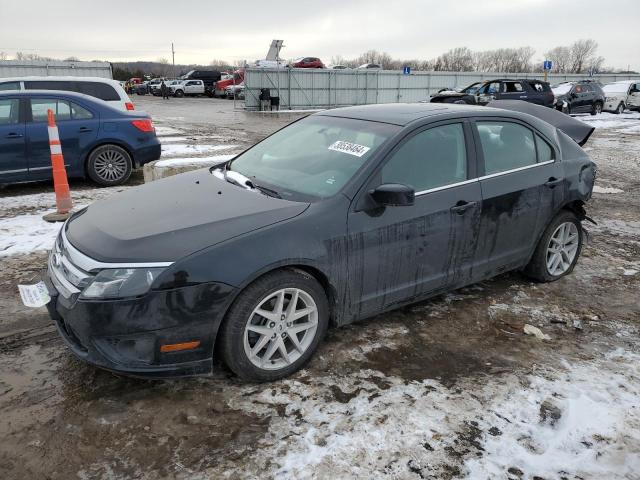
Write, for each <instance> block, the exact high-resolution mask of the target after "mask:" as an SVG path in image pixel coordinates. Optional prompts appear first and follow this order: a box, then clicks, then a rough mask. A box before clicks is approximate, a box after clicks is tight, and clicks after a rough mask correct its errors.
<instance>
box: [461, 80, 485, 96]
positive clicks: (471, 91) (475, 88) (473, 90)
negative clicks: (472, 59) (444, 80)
mask: <svg viewBox="0 0 640 480" xmlns="http://www.w3.org/2000/svg"><path fill="white" fill-rule="evenodd" d="M481 86H482V82H476V83H472V84H471V85H469V86H468V87H467V88H463V89H462V90H460V92H461V93H469V94H474V93H476V92H477V91H478V90H479V89H480V87H481Z"/></svg>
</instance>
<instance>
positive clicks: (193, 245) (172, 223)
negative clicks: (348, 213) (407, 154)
mask: <svg viewBox="0 0 640 480" xmlns="http://www.w3.org/2000/svg"><path fill="white" fill-rule="evenodd" d="M308 206H309V204H308V203H301V202H292V201H289V200H282V199H278V198H274V197H269V196H266V195H264V194H262V193H259V192H257V191H254V190H246V189H244V188H241V187H238V186H236V185H233V184H231V183H228V182H226V181H225V180H221V179H219V178H216V177H215V176H213V175H212V174H211V173H210V172H209V170H208V169H201V170H196V171H193V172H189V173H184V174H181V175H175V176H173V177H169V178H166V179H163V180H157V181H154V182H151V183H148V184H145V185H141V186H139V187H134V188H130V189H127V190H125V191H124V192H121V193H118V194H116V195H113V196H112V197H109V198H107V199H105V200H100V201H98V202H95V203H93V204H91V205H90V206H89V207H88V208H86V209H85V210H83V211H81V212H79V213H78V214H76V215H75V216H73V217H72V218H71V219H70V220H69V222H67V225H66V235H67V238H68V240H69V241H70V242H71V244H72V245H73V246H74V247H76V248H77V249H78V250H80V251H81V252H82V253H84V254H85V255H88V256H90V257H92V258H94V259H95V260H98V261H101V262H135V263H138V262H172V261H176V260H178V259H179V258H182V257H184V256H186V255H189V254H191V253H193V252H196V251H198V250H201V249H203V248H206V247H209V246H212V245H215V244H217V243H220V242H224V241H225V240H229V239H231V238H233V237H236V236H238V235H242V234H245V233H248V232H251V231H253V230H257V229H259V228H263V227H266V226H268V225H272V224H274V223H278V222H282V221H284V220H287V219H290V218H293V217H295V216H297V215H300V214H301V213H302V212H304V211H305V210H306V209H307V208H308Z"/></svg>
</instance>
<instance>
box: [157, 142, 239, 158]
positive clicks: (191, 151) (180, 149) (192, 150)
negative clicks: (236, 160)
mask: <svg viewBox="0 0 640 480" xmlns="http://www.w3.org/2000/svg"><path fill="white" fill-rule="evenodd" d="M232 148H238V145H200V144H197V145H189V144H169V145H162V156H163V157H172V156H178V155H198V154H203V153H209V152H216V151H219V150H229V149H232Z"/></svg>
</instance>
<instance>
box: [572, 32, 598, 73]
mask: <svg viewBox="0 0 640 480" xmlns="http://www.w3.org/2000/svg"><path fill="white" fill-rule="evenodd" d="M597 50H598V43H597V42H596V41H595V40H592V39H587V40H577V41H575V42H573V44H572V45H571V60H572V64H571V71H572V72H573V73H583V72H584V71H585V70H586V68H587V65H589V64H590V63H591V62H592V61H593V59H594V56H595V53H596V51H597Z"/></svg>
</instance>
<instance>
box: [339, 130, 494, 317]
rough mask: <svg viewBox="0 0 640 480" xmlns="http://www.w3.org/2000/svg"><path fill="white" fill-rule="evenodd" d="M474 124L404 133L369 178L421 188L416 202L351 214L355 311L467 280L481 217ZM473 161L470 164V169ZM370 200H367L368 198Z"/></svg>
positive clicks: (359, 313) (380, 307) (388, 305)
mask: <svg viewBox="0 0 640 480" xmlns="http://www.w3.org/2000/svg"><path fill="white" fill-rule="evenodd" d="M469 138H470V127H469V126H468V125H467V124H465V123H463V122H454V123H448V124H444V125H438V126H435V127H430V128H428V129H423V130H420V131H418V132H416V133H413V134H412V135H410V136H409V137H408V138H405V139H404V140H403V141H402V142H401V143H400V144H399V145H398V146H397V147H396V148H395V149H394V151H393V152H392V153H391V154H390V155H389V156H388V158H387V159H386V160H385V162H384V163H383V165H382V167H381V168H380V169H379V170H378V172H377V173H376V174H375V175H374V176H373V178H372V180H371V181H370V182H369V183H368V185H367V187H366V191H365V192H363V195H364V196H366V195H368V193H367V192H368V191H369V190H370V189H372V188H375V187H377V186H378V185H381V184H387V183H400V184H404V185H410V186H412V187H413V188H414V189H415V190H416V198H415V203H414V205H411V206H400V207H392V206H388V207H383V208H375V206H374V208H370V207H369V208H365V207H362V205H363V204H364V203H366V202H362V200H363V198H364V197H361V198H360V199H359V200H356V208H354V211H352V212H351V213H350V215H349V217H348V232H349V244H350V251H349V258H348V266H349V268H348V275H349V284H350V285H351V307H352V315H353V316H356V317H361V316H367V315H371V314H375V313H376V312H378V311H380V310H384V309H387V308H392V307H394V306H396V305H398V304H401V303H405V302H408V301H411V300H418V299H419V298H421V297H425V296H427V295H429V294H434V293H437V292H439V291H442V290H445V289H446V288H447V287H448V286H450V285H454V284H457V283H460V282H461V283H465V278H468V275H469V272H470V269H471V267H472V265H471V263H472V261H473V257H474V253H475V252H474V249H475V236H474V234H473V232H474V231H475V230H477V225H478V223H479V219H480V215H479V212H480V208H479V207H480V200H481V195H480V186H479V183H478V181H477V180H475V179H474V178H475V164H474V163H473V162H475V157H474V155H473V153H472V152H473V149H470V148H468V140H469ZM470 165H471V168H470ZM364 199H365V200H366V198H364Z"/></svg>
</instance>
